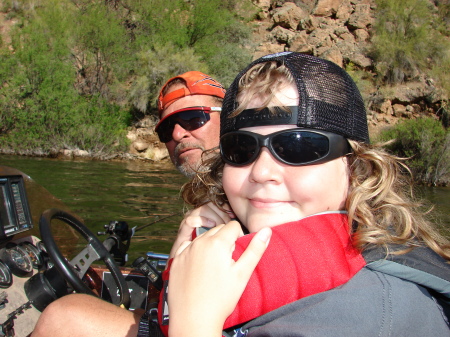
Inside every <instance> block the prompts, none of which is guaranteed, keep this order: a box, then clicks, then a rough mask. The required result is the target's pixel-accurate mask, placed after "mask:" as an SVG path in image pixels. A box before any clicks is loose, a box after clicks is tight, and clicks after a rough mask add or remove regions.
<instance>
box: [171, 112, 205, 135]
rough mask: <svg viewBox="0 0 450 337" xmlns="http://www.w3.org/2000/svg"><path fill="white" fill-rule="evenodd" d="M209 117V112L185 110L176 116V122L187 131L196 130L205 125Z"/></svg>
mask: <svg viewBox="0 0 450 337" xmlns="http://www.w3.org/2000/svg"><path fill="white" fill-rule="evenodd" d="M209 118H210V117H209V114H208V113H205V112H203V111H201V110H191V111H183V112H180V113H179V114H176V116H174V123H178V124H180V126H181V127H182V128H183V129H185V130H187V131H194V130H197V129H199V128H201V127H202V126H203V125H205V124H206V122H208V121H209Z"/></svg>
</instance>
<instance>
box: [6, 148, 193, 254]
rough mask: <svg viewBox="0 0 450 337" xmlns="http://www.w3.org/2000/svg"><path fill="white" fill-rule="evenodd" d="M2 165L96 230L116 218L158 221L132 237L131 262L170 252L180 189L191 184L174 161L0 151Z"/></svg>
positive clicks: (134, 223) (178, 217)
mask: <svg viewBox="0 0 450 337" xmlns="http://www.w3.org/2000/svg"><path fill="white" fill-rule="evenodd" d="M0 165H6V166H10V167H14V168H16V169H18V170H20V171H22V172H23V173H25V174H27V175H29V176H30V177H31V178H32V179H33V180H34V181H35V182H37V183H38V184H40V185H42V186H43V187H45V188H46V189H47V190H48V191H49V192H50V193H51V194H53V195H54V196H56V197H57V198H59V199H61V200H62V201H63V202H64V204H65V205H67V206H68V207H69V209H70V210H71V211H72V212H73V213H75V214H77V215H79V216H80V217H81V218H82V219H83V220H84V222H85V224H86V226H87V227H88V228H90V229H91V230H92V231H93V232H94V233H96V232H97V231H102V230H103V229H104V228H103V226H104V225H105V224H108V223H109V221H111V220H118V221H126V222H127V223H128V224H129V225H130V226H131V227H135V226H137V227H140V226H143V225H147V224H151V223H153V224H151V225H149V226H148V227H146V228H144V229H143V230H141V231H139V232H137V233H136V235H135V236H134V237H133V239H132V244H131V248H130V251H129V253H130V261H133V260H134V258H136V257H138V256H140V255H142V254H145V252H147V251H154V252H159V253H168V252H169V251H170V247H171V244H172V242H173V240H174V239H175V237H176V233H177V230H178V226H179V224H180V221H181V219H182V215H181V214H182V211H183V201H182V199H181V198H180V196H179V192H180V187H181V186H182V185H183V183H184V182H186V178H184V177H183V176H182V175H181V174H179V173H178V171H176V170H175V169H174V168H173V166H172V164H171V163H170V162H162V163H150V162H142V161H130V162H105V161H92V160H61V159H50V158H34V157H22V156H9V155H8V156H7V155H0ZM155 221H157V222H155ZM154 222H155V223H154Z"/></svg>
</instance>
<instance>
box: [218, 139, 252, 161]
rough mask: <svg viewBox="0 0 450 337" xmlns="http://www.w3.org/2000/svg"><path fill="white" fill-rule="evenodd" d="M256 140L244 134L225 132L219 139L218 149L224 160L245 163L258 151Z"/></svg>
mask: <svg viewBox="0 0 450 337" xmlns="http://www.w3.org/2000/svg"><path fill="white" fill-rule="evenodd" d="M257 145H258V143H257V140H256V139H255V138H254V137H252V136H250V135H246V134H232V133H230V134H227V135H225V136H223V137H222V138H221V140H220V150H221V154H222V157H223V159H224V160H225V162H228V163H231V164H236V165H245V164H247V163H250V162H251V161H252V158H253V157H254V156H255V155H256V153H257V152H258V147H257Z"/></svg>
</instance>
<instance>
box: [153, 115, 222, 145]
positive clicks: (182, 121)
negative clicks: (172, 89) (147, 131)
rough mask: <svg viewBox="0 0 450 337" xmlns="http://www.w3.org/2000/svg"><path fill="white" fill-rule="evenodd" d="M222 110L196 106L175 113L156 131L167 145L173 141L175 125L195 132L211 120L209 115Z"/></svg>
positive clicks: (163, 121)
mask: <svg viewBox="0 0 450 337" xmlns="http://www.w3.org/2000/svg"><path fill="white" fill-rule="evenodd" d="M221 110H222V108H218V107H206V106H196V107H190V108H185V109H180V110H177V111H174V112H173V113H172V114H170V115H168V116H167V117H165V118H163V119H162V120H161V121H160V122H159V123H158V125H156V128H155V131H156V133H157V134H158V136H159V140H160V141H161V142H162V143H167V142H170V141H171V140H172V133H173V129H174V128H175V125H176V124H178V125H180V126H181V127H182V128H183V129H185V130H186V131H194V130H197V129H199V128H201V127H202V126H203V125H205V124H206V123H207V122H208V121H209V119H210V116H209V114H210V113H211V112H214V111H221Z"/></svg>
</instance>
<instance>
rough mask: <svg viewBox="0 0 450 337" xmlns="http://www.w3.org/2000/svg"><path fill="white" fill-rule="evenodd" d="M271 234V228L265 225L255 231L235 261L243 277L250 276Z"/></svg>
mask: <svg viewBox="0 0 450 337" xmlns="http://www.w3.org/2000/svg"><path fill="white" fill-rule="evenodd" d="M271 236H272V229H271V228H270V227H265V228H263V229H261V230H260V231H259V232H258V233H256V235H255V236H254V237H253V239H252V241H250V244H249V245H248V247H247V248H246V249H245V251H244V253H243V254H242V255H241V257H240V258H239V260H238V261H237V262H236V268H238V269H239V271H240V273H241V275H242V276H243V277H246V278H248V279H249V278H250V275H251V274H252V272H253V270H254V269H255V268H256V265H257V264H258V262H259V260H260V259H261V257H262V256H263V254H264V252H265V251H266V248H267V246H268V245H269V242H270V238H271Z"/></svg>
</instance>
